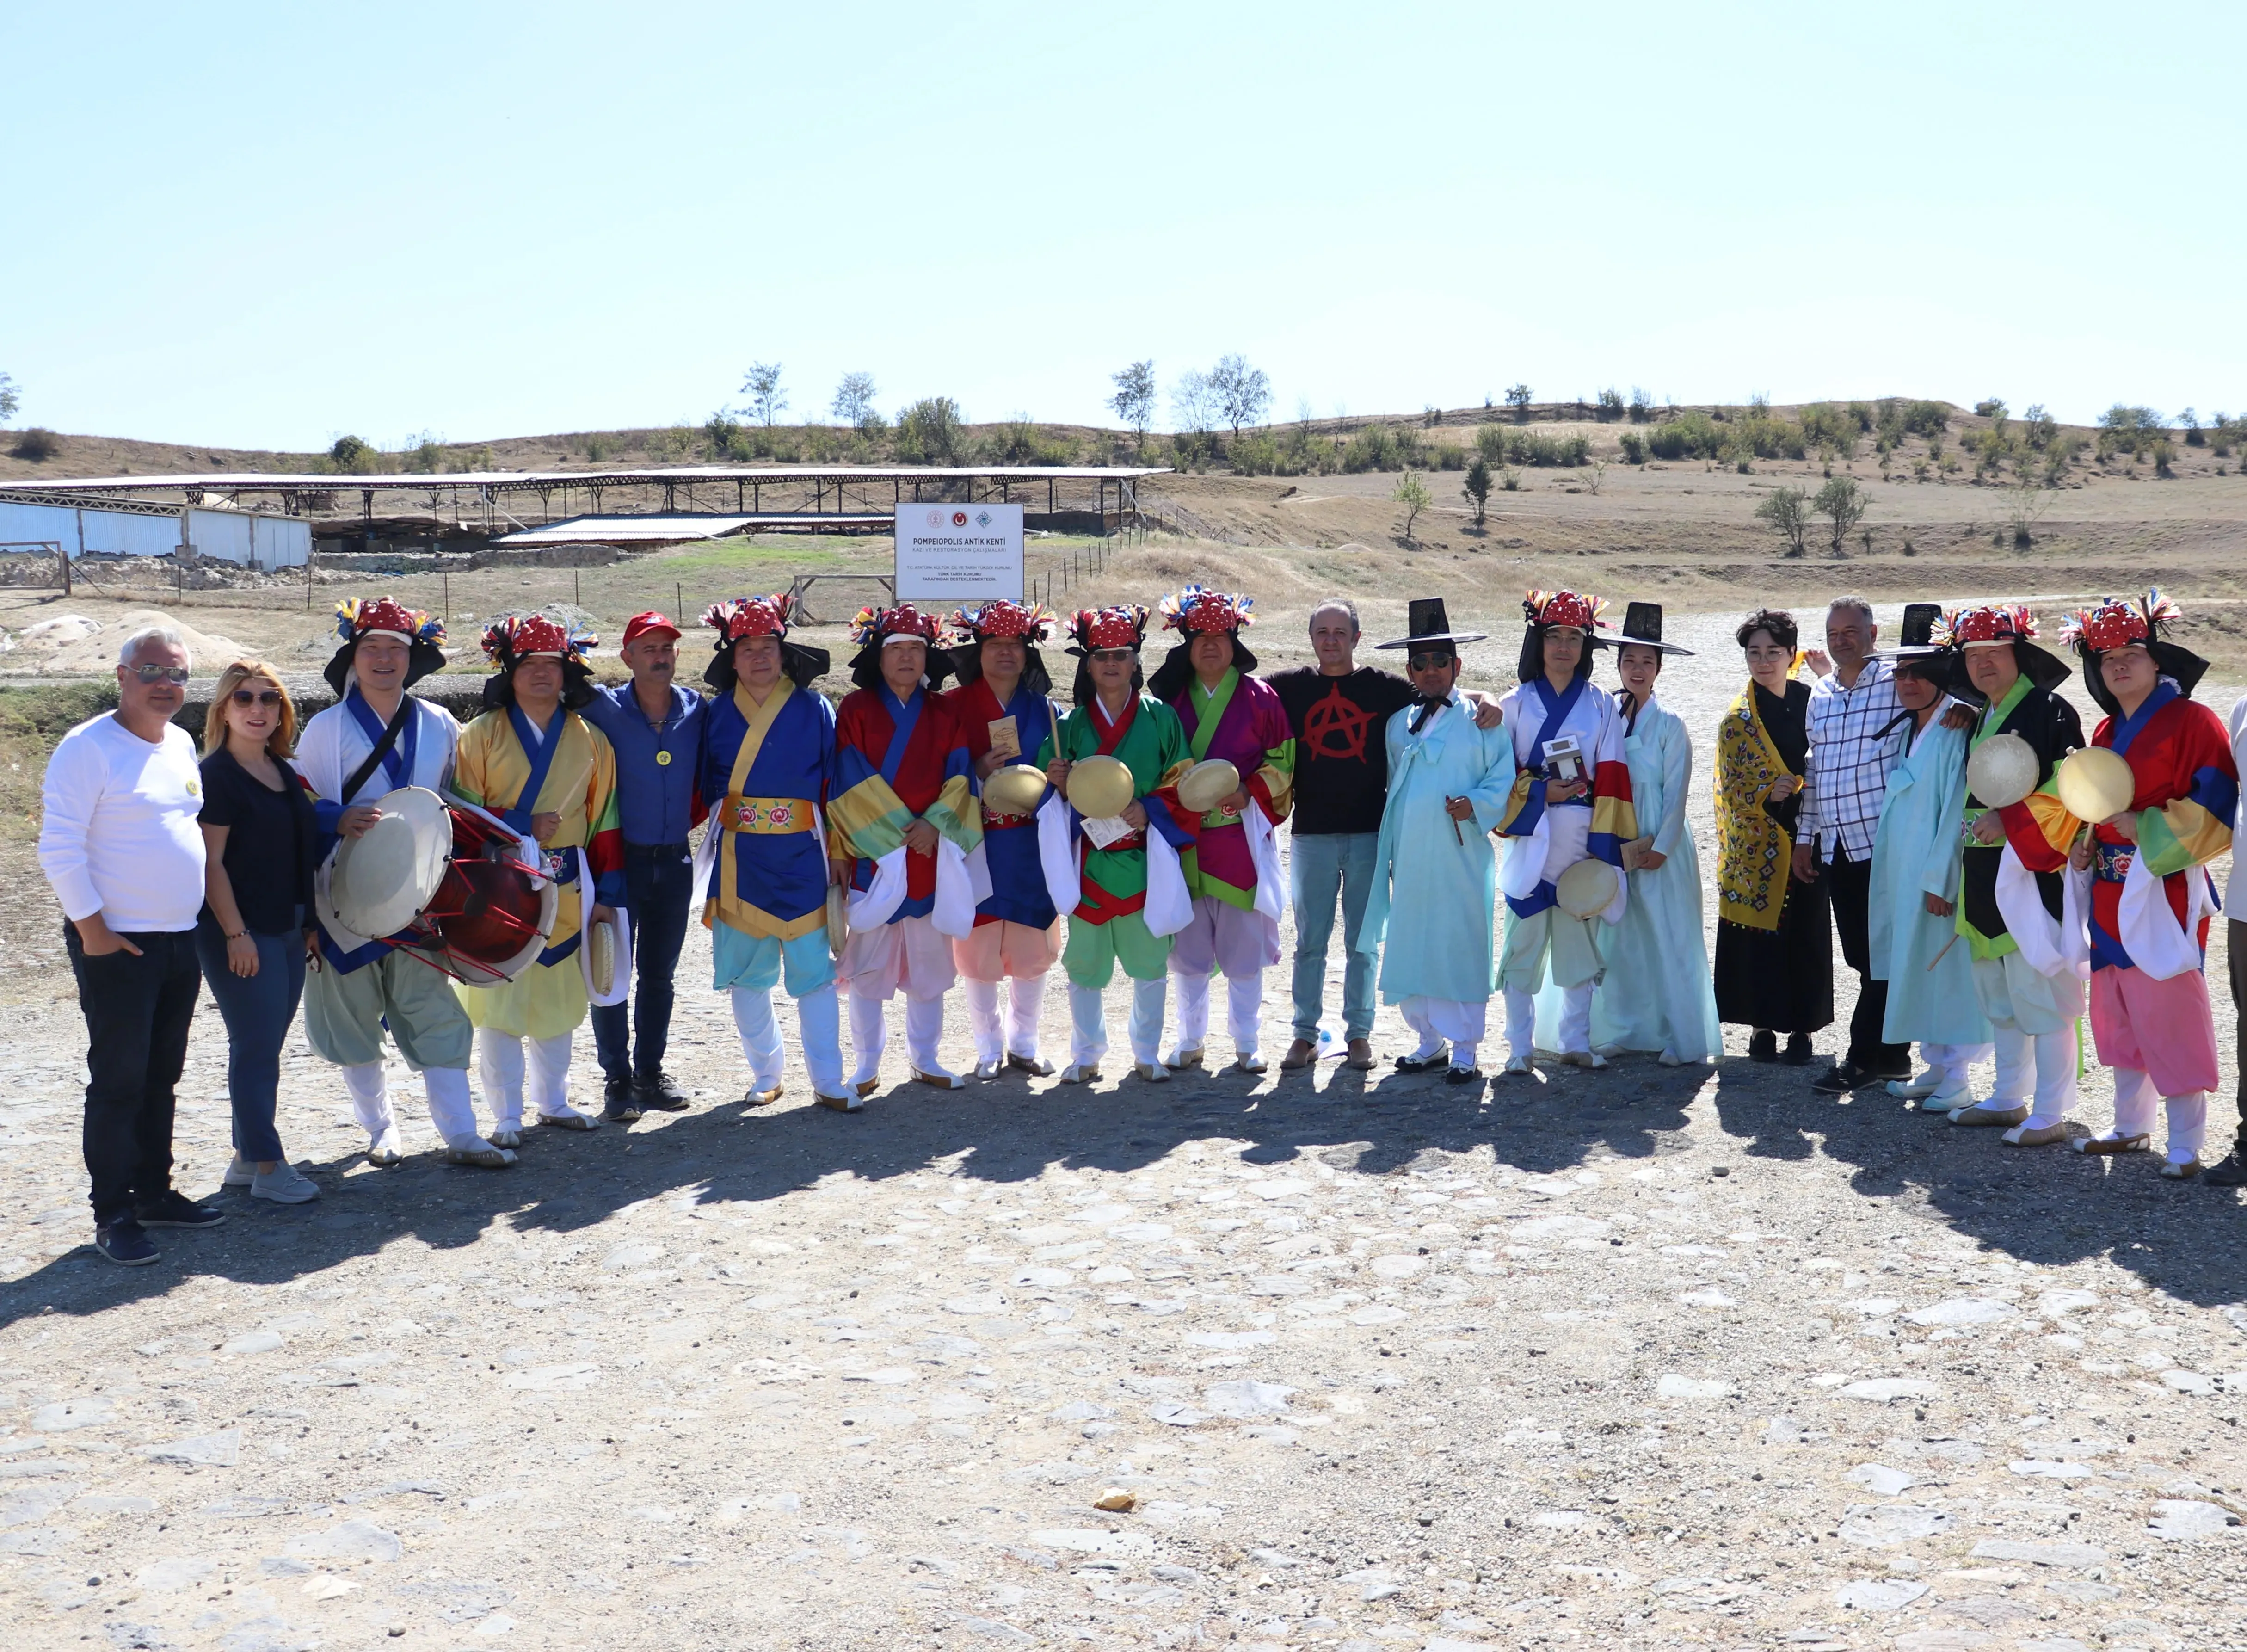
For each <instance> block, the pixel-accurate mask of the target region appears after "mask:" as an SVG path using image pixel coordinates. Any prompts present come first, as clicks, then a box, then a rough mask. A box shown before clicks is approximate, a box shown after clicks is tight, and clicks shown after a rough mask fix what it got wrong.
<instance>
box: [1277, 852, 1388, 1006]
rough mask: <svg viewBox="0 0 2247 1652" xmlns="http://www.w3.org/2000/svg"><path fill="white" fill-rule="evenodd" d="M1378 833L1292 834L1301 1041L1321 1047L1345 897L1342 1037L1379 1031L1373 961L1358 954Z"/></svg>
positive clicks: (1290, 864) (1291, 871)
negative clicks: (1330, 965)
mask: <svg viewBox="0 0 2247 1652" xmlns="http://www.w3.org/2000/svg"><path fill="white" fill-rule="evenodd" d="M1380 842H1381V834H1380V833H1378V832H1320V833H1317V834H1315V835H1313V836H1297V835H1294V834H1292V833H1291V834H1290V835H1289V837H1288V849H1287V862H1288V873H1289V879H1290V882H1291V884H1292V885H1293V888H1292V891H1291V892H1292V894H1293V896H1294V903H1295V1036H1296V1037H1297V1038H1301V1039H1308V1040H1310V1041H1313V1042H1316V1041H1317V1040H1318V1036H1319V1011H1320V1009H1321V1008H1322V1002H1321V999H1322V992H1323V989H1324V988H1325V986H1326V978H1327V946H1328V943H1329V942H1331V941H1332V940H1333V939H1334V920H1335V896H1336V895H1337V894H1339V895H1340V896H1341V897H1342V945H1343V947H1344V948H1345V949H1346V950H1347V952H1348V957H1347V959H1345V961H1344V963H1343V966H1342V1036H1343V1037H1345V1038H1365V1037H1368V1036H1369V1035H1370V1034H1372V1032H1373V985H1374V979H1373V959H1371V958H1369V956H1367V955H1366V954H1365V953H1363V952H1359V951H1358V950H1357V932H1358V928H1359V925H1362V924H1363V922H1364V921H1365V898H1366V895H1367V893H1368V891H1370V890H1371V889H1372V887H1373V872H1374V850H1376V848H1377V847H1378V846H1379V844H1380Z"/></svg>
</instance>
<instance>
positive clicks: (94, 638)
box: [9, 608, 246, 675]
mask: <svg viewBox="0 0 2247 1652" xmlns="http://www.w3.org/2000/svg"><path fill="white" fill-rule="evenodd" d="M150 625H169V626H171V627H172V629H173V630H174V631H178V632H179V633H180V635H181V637H182V638H186V640H187V645H188V658H189V659H192V660H193V661H194V663H195V670H196V671H197V672H204V673H208V672H216V671H219V670H221V669H222V668H223V667H224V666H227V665H229V664H230V663H231V662H232V661H234V660H236V659H241V658H242V655H243V653H244V652H246V651H245V650H244V649H243V648H242V645H241V644H240V643H238V642H236V641H235V640H234V638H231V637H226V636H222V635H220V634H219V633H217V632H215V631H198V630H197V629H196V628H195V626H193V625H188V623H187V622H186V621H184V620H181V619H176V618H174V617H173V616H171V615H170V614H167V613H166V612H165V611H163V610H162V609H161V608H135V609H132V610H130V611H126V612H125V613H123V614H120V615H119V616H118V617H117V618H115V619H113V620H110V621H108V622H107V623H106V624H104V625H95V624H94V622H93V621H92V620H89V619H86V618H84V617H83V616H81V615H78V614H59V615H57V616H56V617H55V618H53V619H51V620H46V621H43V622H42V623H41V624H39V625H34V626H31V628H29V629H28V630H26V631H23V632H22V633H21V634H20V635H19V636H18V637H17V645H18V646H17V648H16V649H15V650H14V651H13V652H14V654H15V658H14V659H11V660H10V661H9V669H10V670H11V671H16V672H42V673H44V672H54V673H57V674H58V675H59V674H75V673H80V672H84V673H93V672H104V671H106V670H108V669H109V668H110V667H111V666H114V665H115V664H116V663H117V651H118V649H120V647H122V646H123V645H124V643H125V639H126V638H127V637H130V636H131V635H132V634H133V632H134V631H140V630H142V629H144V628H146V627H147V626H150Z"/></svg>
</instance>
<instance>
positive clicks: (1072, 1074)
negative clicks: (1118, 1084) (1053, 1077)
mask: <svg viewBox="0 0 2247 1652" xmlns="http://www.w3.org/2000/svg"><path fill="white" fill-rule="evenodd" d="M1099 1076H1100V1064H1099V1063H1098V1062H1070V1063H1069V1065H1068V1066H1067V1067H1064V1068H1062V1069H1061V1082H1062V1083H1064V1084H1089V1083H1091V1082H1093V1081H1094V1080H1096V1079H1097V1078H1098V1077H1099Z"/></svg>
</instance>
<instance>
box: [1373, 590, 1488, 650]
mask: <svg viewBox="0 0 2247 1652" xmlns="http://www.w3.org/2000/svg"><path fill="white" fill-rule="evenodd" d="M1404 630H1405V632H1406V634H1405V635H1404V636H1403V637H1400V638H1397V640H1396V641H1395V642H1390V643H1376V644H1374V646H1375V647H1376V648H1410V647H1411V646H1412V645H1413V644H1415V643H1450V644H1452V645H1454V646H1456V645H1458V644H1460V643H1479V642H1481V641H1482V640H1484V638H1485V637H1487V636H1488V635H1489V633H1488V632H1486V631H1453V630H1452V629H1451V616H1450V615H1449V614H1447V613H1445V612H1444V599H1443V598H1442V597H1413V598H1412V600H1411V601H1410V603H1408V604H1405V609H1404Z"/></svg>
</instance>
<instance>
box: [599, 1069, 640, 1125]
mask: <svg viewBox="0 0 2247 1652" xmlns="http://www.w3.org/2000/svg"><path fill="white" fill-rule="evenodd" d="M601 1116H602V1117H603V1118H606V1119H613V1120H615V1121H616V1123H619V1124H631V1123H637V1122H638V1120H639V1097H638V1096H637V1094H636V1093H635V1091H634V1089H633V1086H632V1080H630V1079H628V1078H611V1079H607V1080H604V1082H603V1083H602V1085H601Z"/></svg>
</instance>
